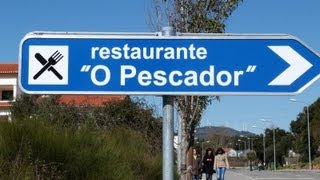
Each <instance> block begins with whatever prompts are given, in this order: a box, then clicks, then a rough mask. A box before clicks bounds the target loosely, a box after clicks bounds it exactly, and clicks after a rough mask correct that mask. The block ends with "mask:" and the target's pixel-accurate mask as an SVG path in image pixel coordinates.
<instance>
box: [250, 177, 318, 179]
mask: <svg viewBox="0 0 320 180" xmlns="http://www.w3.org/2000/svg"><path fill="white" fill-rule="evenodd" d="M255 179H256V180H258V179H272V180H276V179H290V180H294V179H297V180H298V179H304V180H308V179H313V178H293V177H290V178H281V177H279V178H277V177H270V178H255Z"/></svg>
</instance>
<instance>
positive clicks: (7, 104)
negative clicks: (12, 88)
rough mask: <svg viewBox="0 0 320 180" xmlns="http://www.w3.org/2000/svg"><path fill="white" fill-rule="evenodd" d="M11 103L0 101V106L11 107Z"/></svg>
mask: <svg viewBox="0 0 320 180" xmlns="http://www.w3.org/2000/svg"><path fill="white" fill-rule="evenodd" d="M11 106H12V105H11V103H9V102H0V107H11Z"/></svg>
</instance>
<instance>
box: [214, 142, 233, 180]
mask: <svg viewBox="0 0 320 180" xmlns="http://www.w3.org/2000/svg"><path fill="white" fill-rule="evenodd" d="M213 168H214V169H215V170H216V173H217V180H224V174H225V172H226V169H229V161H228V157H227V155H226V154H225V152H224V150H223V149H222V148H221V147H220V148H218V149H217V151H216V156H215V157H214V165H213Z"/></svg>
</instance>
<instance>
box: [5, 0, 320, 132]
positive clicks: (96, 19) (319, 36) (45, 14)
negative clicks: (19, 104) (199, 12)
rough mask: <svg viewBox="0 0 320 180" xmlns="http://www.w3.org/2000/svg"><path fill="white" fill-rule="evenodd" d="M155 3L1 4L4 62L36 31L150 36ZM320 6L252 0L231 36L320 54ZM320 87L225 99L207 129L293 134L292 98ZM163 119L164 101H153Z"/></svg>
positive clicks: (31, 0) (206, 119) (233, 22)
mask: <svg viewBox="0 0 320 180" xmlns="http://www.w3.org/2000/svg"><path fill="white" fill-rule="evenodd" d="M148 6H149V0H139V1H132V0H109V1H103V0H90V1H77V0H69V1H65V0H55V1H45V0H28V1H17V0H11V1H1V3H0V26H1V33H0V44H1V46H0V47H1V50H0V62H1V63H2V62H18V61H17V60H18V51H19V49H18V46H19V43H20V40H21V39H22V38H23V36H24V35H25V34H26V33H28V32H31V31H78V32H79V31H87V32H150V30H151V28H150V27H149V26H148V25H147V19H148V18H147V17H146V11H147V7H148ZM319 7H320V1H319V0H309V1H301V0H281V1H279V0H260V1H257V0H246V1H245V2H244V3H243V4H242V5H241V6H240V7H239V8H238V9H237V10H236V11H235V12H234V14H233V15H232V16H231V17H230V19H229V20H228V21H227V22H226V24H227V29H226V32H228V33H263V34H267V33H286V34H291V35H294V36H297V37H298V38H300V39H301V40H302V41H304V42H305V43H306V44H307V45H308V46H310V47H311V48H312V49H314V50H315V51H317V52H320V33H319V32H320V24H319V18H320V11H319V10H318V8H319ZM319 92H320V81H319V80H318V81H317V82H315V83H313V84H312V85H311V86H310V87H309V88H307V89H306V90H305V91H303V92H302V93H301V94H299V95H297V96H294V97H291V96H223V97H221V101H220V102H214V103H213V104H212V105H211V106H209V107H208V108H207V110H206V111H205V113H204V116H203V120H202V122H201V125H202V126H204V125H223V126H228V127H232V128H235V129H238V130H243V129H245V130H249V131H253V132H261V130H259V129H254V128H251V126H252V125H254V124H256V125H258V126H260V127H263V126H266V127H268V126H269V125H268V124H266V125H263V124H262V123H261V121H260V119H261V118H264V119H270V120H272V121H273V122H274V124H275V125H276V126H278V127H280V128H283V129H285V130H289V126H290V122H291V120H294V119H295V118H296V116H297V114H298V113H299V112H301V111H302V109H303V106H304V105H303V104H301V103H292V102H290V101H289V99H290V98H296V99H298V100H301V101H304V102H307V103H308V104H310V103H312V102H314V101H315V100H316V99H317V98H318V97H319V94H320V93H319ZM147 99H148V100H149V102H150V103H152V104H155V105H157V106H158V107H159V108H158V111H159V112H160V113H161V112H162V110H161V107H162V105H161V98H160V97H155V96H154V97H148V98H147Z"/></svg>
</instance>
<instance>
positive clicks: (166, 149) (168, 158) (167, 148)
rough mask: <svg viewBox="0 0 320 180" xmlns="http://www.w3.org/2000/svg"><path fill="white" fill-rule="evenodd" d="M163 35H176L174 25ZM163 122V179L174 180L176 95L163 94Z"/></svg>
mask: <svg viewBox="0 0 320 180" xmlns="http://www.w3.org/2000/svg"><path fill="white" fill-rule="evenodd" d="M161 35H162V36H174V35H175V33H174V31H173V29H172V27H164V28H163V29H162V34H161ZM162 102H163V118H162V120H163V122H162V153H163V156H162V179H163V180H173V179H174V178H173V177H174V176H173V175H174V172H173V169H174V159H173V157H174V155H173V143H174V142H173V137H174V135H173V132H174V123H173V122H174V118H173V114H174V96H168V95H164V96H162Z"/></svg>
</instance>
